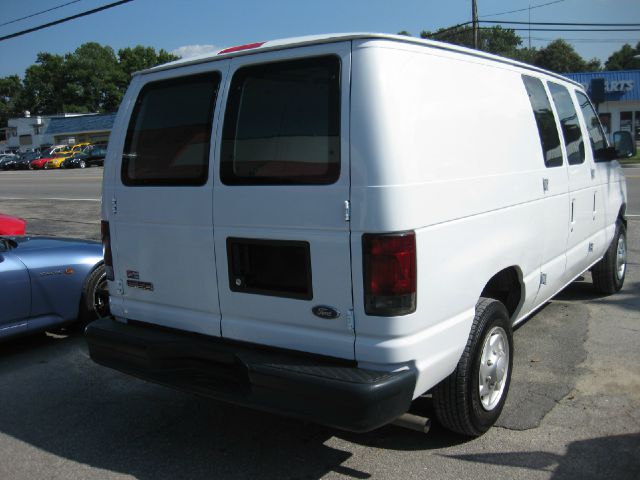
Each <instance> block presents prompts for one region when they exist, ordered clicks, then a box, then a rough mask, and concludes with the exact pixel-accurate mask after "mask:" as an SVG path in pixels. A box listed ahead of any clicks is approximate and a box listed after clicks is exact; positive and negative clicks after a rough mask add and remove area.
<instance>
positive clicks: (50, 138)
mask: <svg viewBox="0 0 640 480" xmlns="http://www.w3.org/2000/svg"><path fill="white" fill-rule="evenodd" d="M115 116H116V114H115V113H106V114H95V113H94V114H82V113H63V114H59V115H34V116H31V115H30V114H29V112H25V116H24V117H22V118H11V119H9V121H8V122H7V128H3V129H2V132H0V141H2V142H1V146H2V148H3V149H4V148H8V149H18V150H20V151H21V152H26V151H30V150H34V149H36V148H40V147H47V146H50V145H61V144H62V145H73V144H75V143H80V142H90V143H106V142H107V141H108V140H109V134H110V133H111V127H112V126H113V120H114V119H115Z"/></svg>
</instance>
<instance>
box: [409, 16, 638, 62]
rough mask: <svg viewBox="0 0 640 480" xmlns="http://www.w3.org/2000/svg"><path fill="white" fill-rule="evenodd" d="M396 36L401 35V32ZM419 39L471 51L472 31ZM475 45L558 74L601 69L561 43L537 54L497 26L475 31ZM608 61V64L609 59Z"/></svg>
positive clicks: (447, 31) (461, 28) (463, 28)
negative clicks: (448, 44) (461, 47)
mask: <svg viewBox="0 0 640 480" xmlns="http://www.w3.org/2000/svg"><path fill="white" fill-rule="evenodd" d="M400 33H401V34H403V33H405V32H400ZM420 37H421V38H428V39H431V40H438V41H441V42H447V43H453V44H455V45H461V46H463V47H468V48H473V28H472V27H471V26H469V25H464V26H454V27H450V28H441V29H439V30H438V31H436V32H429V31H422V32H421V33H420ZM478 43H479V45H478V47H479V48H478V49H479V50H482V51H484V52H488V53H493V54H496V55H500V56H503V57H508V58H512V59H514V60H518V61H520V62H524V63H528V64H530V65H535V66H537V67H541V68H546V69H547V70H551V71H554V72H558V73H568V72H591V71H599V70H601V69H602V66H601V64H600V60H598V59H597V58H593V59H591V60H589V61H586V60H584V59H583V58H582V57H581V56H580V55H579V54H578V53H577V52H576V51H575V50H574V48H573V47H572V46H571V45H569V44H568V43H567V42H566V41H564V40H561V39H558V40H554V41H553V42H551V43H549V44H548V45H547V46H546V47H544V48H541V49H539V50H538V49H536V48H533V47H532V48H528V47H522V46H521V45H522V38H521V37H520V36H519V35H518V34H516V32H515V30H513V29H510V28H502V27H501V26H499V25H496V26H494V27H491V28H481V29H480V30H479V31H478ZM629 49H631V47H629ZM631 50H633V49H631ZM636 51H637V53H640V43H638V46H637V47H636ZM614 55H615V54H614ZM621 56H622V54H621ZM632 56H633V55H631V57H632ZM612 58H613V56H612ZM624 58H625V59H627V60H628V59H629V52H628V51H626V50H625V53H624ZM609 60H611V58H610V59H609ZM636 62H638V63H633V65H638V66H636V67H634V68H640V61H638V60H636ZM627 64H628V63H625V65H627ZM608 67H609V62H607V68H608ZM627 68H628V67H627Z"/></svg>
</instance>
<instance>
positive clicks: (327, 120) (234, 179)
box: [220, 56, 340, 185]
mask: <svg viewBox="0 0 640 480" xmlns="http://www.w3.org/2000/svg"><path fill="white" fill-rule="evenodd" d="M339 175H340V60H339V59H338V58H337V57H335V56H324V57H315V58H307V59H303V60H291V61H286V62H277V63H270V64H264V65H255V66H249V67H244V68H241V69H239V70H238V71H237V72H236V73H235V74H234V76H233V80H232V82H231V89H230V92H229V99H228V101H227V109H226V113H225V120H224V129H223V141H222V152H221V172H220V176H221V179H222V182H224V183H225V184H227V185H283V184H284V185H291V184H329V183H334V182H335V181H336V180H337V179H338V177H339Z"/></svg>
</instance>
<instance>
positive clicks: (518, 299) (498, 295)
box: [480, 265, 525, 319]
mask: <svg viewBox="0 0 640 480" xmlns="http://www.w3.org/2000/svg"><path fill="white" fill-rule="evenodd" d="M480 297H484V298H493V299H495V300H498V301H499V302H501V303H502V304H503V305H504V306H505V307H506V309H507V311H508V312H509V317H510V318H511V319H513V318H515V316H516V314H517V313H518V311H519V310H520V308H521V306H522V302H523V300H524V298H525V295H524V283H523V281H522V271H521V270H520V268H519V267H517V266H514V265H512V266H510V267H507V268H504V269H502V270H500V271H499V272H498V273H496V274H495V275H494V276H493V277H491V279H490V280H489V281H488V282H487V284H486V285H485V286H484V288H483V289H482V293H481V294H480Z"/></svg>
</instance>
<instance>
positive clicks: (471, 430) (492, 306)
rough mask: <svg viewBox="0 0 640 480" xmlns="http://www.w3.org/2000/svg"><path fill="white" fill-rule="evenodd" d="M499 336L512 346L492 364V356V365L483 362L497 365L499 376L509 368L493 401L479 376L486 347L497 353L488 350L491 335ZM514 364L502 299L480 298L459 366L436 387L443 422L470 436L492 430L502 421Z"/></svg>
mask: <svg viewBox="0 0 640 480" xmlns="http://www.w3.org/2000/svg"><path fill="white" fill-rule="evenodd" d="M495 335H498V336H499V337H500V338H499V339H498V340H501V343H500V345H502V346H503V347H505V346H508V349H506V350H507V351H506V352H504V350H505V349H504V348H503V353H504V356H499V357H498V358H499V360H498V361H494V363H490V359H489V361H487V363H486V365H487V366H488V367H485V366H484V365H483V368H489V369H491V366H492V365H494V364H495V365H496V367H494V368H495V370H496V374H495V377H499V376H500V373H499V371H504V367H506V372H504V374H503V377H502V381H501V382H499V383H500V385H501V389H500V392H499V393H496V395H497V397H495V399H494V400H493V401H491V398H492V397H491V395H489V396H488V398H487V397H484V398H481V396H480V379H479V376H480V364H481V363H482V354H483V350H484V351H485V352H486V353H491V351H493V352H494V353H495V350H486V349H484V346H485V343H487V342H489V337H491V338H495V337H494V336H495ZM505 344H506V345H505ZM505 364H506V365H505ZM512 367H513V334H512V331H511V321H510V319H509V313H508V312H507V309H506V308H505V306H504V305H503V304H502V303H501V302H499V301H498V300H494V299H492V298H484V297H480V300H478V303H477V304H476V315H475V317H474V319H473V324H472V326H471V333H470V334H469V339H468V340H467V345H466V346H465V349H464V352H463V353H462V357H461V358H460V361H459V362H458V366H457V367H456V369H455V371H454V372H453V373H452V374H451V375H449V376H448V377H447V378H445V379H444V380H443V381H442V382H441V383H439V384H438V385H437V386H436V387H435V388H434V390H433V406H434V409H435V413H436V418H437V419H438V421H439V422H440V424H441V425H442V426H443V427H445V428H447V429H448V430H451V431H453V432H456V433H459V434H461V435H465V436H468V437H478V436H480V435H482V434H483V433H485V432H486V431H487V430H489V428H491V427H492V426H493V424H494V423H495V422H496V421H497V420H498V417H499V416H500V413H501V412H502V408H503V407H504V403H505V401H506V398H507V394H508V392H509V385H510V383H511V371H512ZM489 378H491V377H490V376H487V377H486V379H487V380H488V379H489ZM485 383H486V382H485ZM494 386H496V382H494ZM485 404H487V405H486V406H485Z"/></svg>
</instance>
